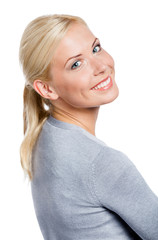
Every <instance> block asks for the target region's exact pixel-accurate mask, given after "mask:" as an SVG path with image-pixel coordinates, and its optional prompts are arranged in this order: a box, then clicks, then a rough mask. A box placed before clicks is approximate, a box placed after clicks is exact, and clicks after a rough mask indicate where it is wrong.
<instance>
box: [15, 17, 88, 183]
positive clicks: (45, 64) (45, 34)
mask: <svg viewBox="0 0 158 240" xmlns="http://www.w3.org/2000/svg"><path fill="white" fill-rule="evenodd" d="M75 22H77V23H83V24H85V25H87V24H86V23H85V21H84V20H83V19H81V18H80V17H77V16H71V15H64V14H54V15H47V16H41V17H38V18H36V19H34V20H33V21H32V22H30V23H29V24H28V26H27V27H26V29H25V31H24V33H23V35H22V39H21V42H20V50H19V59H20V63H21V65H22V69H23V73H24V76H25V79H26V83H25V87H24V93H23V119H24V139H23V141H22V144H21V146H20V158H21V165H22V167H23V169H24V172H25V176H26V175H27V176H29V178H30V180H31V179H32V177H33V176H32V167H31V166H32V151H33V148H34V145H35V143H36V141H37V139H38V136H39V134H40V131H41V129H42V126H43V124H44V122H45V121H46V119H47V117H48V116H49V115H50V107H51V106H50V102H49V100H48V99H45V98H43V97H41V96H40V95H39V94H38V93H37V92H36V91H35V90H34V88H33V82H34V81H35V80H36V79H40V80H41V81H45V82H46V81H47V82H48V81H49V80H50V76H49V68H50V63H51V60H52V58H53V54H54V52H55V49H56V47H57V45H58V44H59V42H60V40H61V39H62V38H63V37H64V35H65V34H66V32H67V30H68V28H69V27H70V25H71V24H72V23H75Z"/></svg>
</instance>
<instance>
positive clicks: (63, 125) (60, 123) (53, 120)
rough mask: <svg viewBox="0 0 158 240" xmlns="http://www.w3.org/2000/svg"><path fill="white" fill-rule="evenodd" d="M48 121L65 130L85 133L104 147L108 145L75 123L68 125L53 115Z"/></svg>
mask: <svg viewBox="0 0 158 240" xmlns="http://www.w3.org/2000/svg"><path fill="white" fill-rule="evenodd" d="M47 121H48V122H49V123H50V124H51V125H54V126H55V127H58V128H63V129H67V130H77V131H79V132H81V133H83V134H84V135H86V136H87V137H88V138H90V139H92V140H94V141H96V142H98V143H101V144H102V145H106V144H105V143H104V142H103V141H102V140H100V139H98V138H97V137H96V136H94V135H93V134H91V133H89V132H88V131H87V130H85V129H84V128H82V127H80V126H78V125H76V124H73V123H67V122H64V121H61V120H58V119H56V118H54V117H53V116H52V115H50V116H49V117H48V119H47Z"/></svg>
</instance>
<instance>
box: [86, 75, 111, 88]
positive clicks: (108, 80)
mask: <svg viewBox="0 0 158 240" xmlns="http://www.w3.org/2000/svg"><path fill="white" fill-rule="evenodd" d="M112 85H113V82H112V78H111V77H110V76H108V77H107V78H105V79H104V80H102V81H101V82H99V83H98V84H96V85H95V86H94V87H92V88H91V89H90V90H100V91H103V90H106V89H109V88H110V87H112Z"/></svg>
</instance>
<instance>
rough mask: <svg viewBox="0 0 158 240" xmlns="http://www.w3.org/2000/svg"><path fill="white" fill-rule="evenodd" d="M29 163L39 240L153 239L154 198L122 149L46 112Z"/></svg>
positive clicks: (156, 227) (156, 221) (157, 203)
mask: <svg viewBox="0 0 158 240" xmlns="http://www.w3.org/2000/svg"><path fill="white" fill-rule="evenodd" d="M32 162H33V180H32V182H31V188H32V197H33V202H34V207H35V212H36V216H37V219H38V222H39V226H40V229H41V231H42V234H43V237H44V239H45V240H129V239H144V240H158V198H157V196H155V194H154V193H153V192H152V191H151V189H150V188H149V187H148V185H147V184H146V182H145V181H144V179H143V177H142V176H141V174H140V173H139V172H138V170H137V169H136V167H135V166H134V164H133V163H132V162H131V161H130V160H129V158H128V157H127V156H126V155H125V154H124V153H122V152H120V151H118V150H116V149H113V148H111V147H109V146H107V145H106V144H105V143H104V142H103V141H101V140H99V139H98V138H97V137H95V136H94V135H92V134H90V133H89V132H87V131H86V130H84V129H83V128H81V127H79V126H77V125H74V124H70V123H66V122H63V121H59V120H57V119H55V118H53V117H52V116H50V117H49V118H48V119H47V120H46V122H45V123H44V126H43V128H42V131H41V133H40V136H39V138H38V141H37V143H36V145H35V148H34V151H33V159H32Z"/></svg>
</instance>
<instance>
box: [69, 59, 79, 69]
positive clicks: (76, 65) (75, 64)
mask: <svg viewBox="0 0 158 240" xmlns="http://www.w3.org/2000/svg"><path fill="white" fill-rule="evenodd" d="M79 62H80V61H76V62H75V63H74V64H73V65H72V67H71V69H75V68H77V67H79V66H80V65H79V64H78V63H79Z"/></svg>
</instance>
